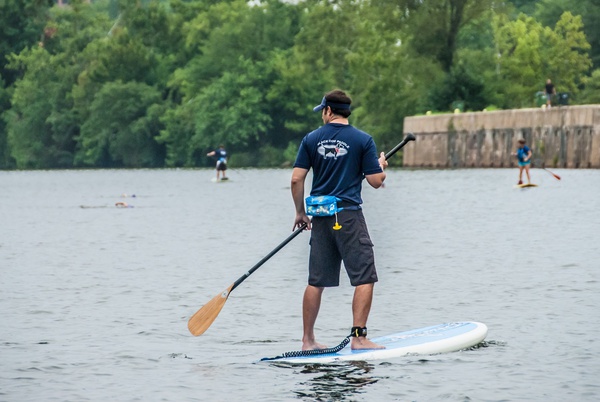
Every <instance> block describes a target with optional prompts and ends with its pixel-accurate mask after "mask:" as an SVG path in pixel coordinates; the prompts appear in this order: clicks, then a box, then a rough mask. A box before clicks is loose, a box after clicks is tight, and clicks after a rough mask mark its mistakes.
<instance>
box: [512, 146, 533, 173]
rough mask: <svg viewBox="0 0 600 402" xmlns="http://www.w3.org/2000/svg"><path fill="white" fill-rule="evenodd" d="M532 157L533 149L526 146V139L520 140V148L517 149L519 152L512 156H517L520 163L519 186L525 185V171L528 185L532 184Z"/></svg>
mask: <svg viewBox="0 0 600 402" xmlns="http://www.w3.org/2000/svg"><path fill="white" fill-rule="evenodd" d="M531 155H532V152H531V149H530V148H529V147H528V146H527V145H525V139H523V138H521V139H520V140H519V148H517V152H514V153H513V154H512V156H516V157H517V159H518V161H519V162H518V163H519V183H517V184H523V170H525V174H526V175H527V183H529V184H531V177H530V176H529V166H530V165H531Z"/></svg>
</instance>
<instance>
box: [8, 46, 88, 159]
mask: <svg viewBox="0 0 600 402" xmlns="http://www.w3.org/2000/svg"><path fill="white" fill-rule="evenodd" d="M11 66H13V67H14V68H15V69H21V70H24V71H25V74H24V76H23V78H22V79H20V80H18V81H17V82H16V83H15V85H14V93H13V96H12V108H11V109H10V111H9V112H7V114H6V115H7V123H8V125H7V130H8V141H7V142H8V145H9V147H10V149H11V155H12V157H13V158H14V160H15V162H16V166H17V167H18V168H49V167H68V166H71V164H72V158H73V152H74V149H75V142H74V139H73V136H74V134H75V131H76V126H75V123H74V122H73V120H74V116H73V115H72V114H71V112H70V105H71V101H70V98H69V96H68V91H69V90H70V86H71V85H72V82H74V80H75V73H76V71H74V70H73V69H72V68H71V67H70V65H69V63H68V62H66V60H65V55H64V54H61V55H56V56H54V55H51V54H49V53H48V52H47V51H46V50H45V49H43V48H33V49H31V50H25V51H23V52H21V54H20V55H18V56H14V58H13V61H12V63H11Z"/></svg>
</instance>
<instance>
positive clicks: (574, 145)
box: [404, 105, 600, 168]
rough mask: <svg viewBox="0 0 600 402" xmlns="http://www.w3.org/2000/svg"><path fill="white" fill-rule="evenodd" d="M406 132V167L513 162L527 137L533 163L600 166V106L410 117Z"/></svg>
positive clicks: (442, 166)
mask: <svg viewBox="0 0 600 402" xmlns="http://www.w3.org/2000/svg"><path fill="white" fill-rule="evenodd" d="M404 132H405V133H409V132H412V133H413V134H414V135H415V136H416V137H417V140H416V141H415V142H413V143H411V144H410V146H407V147H406V148H404V166H407V167H434V168H464V167H514V166H517V159H516V158H515V157H514V156H511V153H513V152H515V151H516V149H517V141H518V140H519V138H525V140H526V141H527V145H528V146H529V147H530V148H531V149H532V150H533V161H532V163H533V166H537V167H560V168H600V105H585V106H563V107H553V108H552V109H541V108H540V109H537V108H536V109H515V110H501V111H494V112H469V113H460V114H443V115H430V116H415V117H407V118H405V119H404Z"/></svg>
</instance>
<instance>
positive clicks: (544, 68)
mask: <svg viewBox="0 0 600 402" xmlns="http://www.w3.org/2000/svg"><path fill="white" fill-rule="evenodd" d="M581 28H582V25H581V18H580V17H574V16H573V15H572V14H571V13H564V14H563V16H562V17H561V19H560V21H559V22H558V23H557V24H556V27H555V29H554V30H552V29H551V28H549V27H543V26H542V25H541V24H540V23H539V22H537V21H536V20H535V19H534V18H533V17H527V16H526V15H524V14H521V15H520V16H519V17H518V18H517V20H515V21H508V19H507V17H506V16H502V15H501V16H498V17H497V18H496V19H495V41H496V46H497V49H498V54H499V56H498V62H497V63H498V64H497V65H498V78H499V81H500V83H501V85H503V89H504V93H505V94H506V97H505V98H504V102H503V106H504V107H523V106H530V105H531V104H532V103H533V94H534V93H535V92H536V91H539V90H541V89H542V88H543V84H544V82H545V79H546V78H547V77H560V78H557V79H556V83H557V84H559V85H560V86H561V87H562V88H565V89H567V90H568V91H570V92H572V93H576V92H577V90H578V86H579V84H580V83H581V82H582V80H583V78H584V77H585V74H586V73H587V71H588V70H589V68H590V66H591V61H590V59H589V56H588V55H587V53H586V50H587V49H589V44H588V43H587V41H586V40H585V36H584V35H583V33H582V31H581Z"/></svg>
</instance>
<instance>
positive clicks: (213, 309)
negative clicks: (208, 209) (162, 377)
mask: <svg viewBox="0 0 600 402" xmlns="http://www.w3.org/2000/svg"><path fill="white" fill-rule="evenodd" d="M414 140H415V136H414V135H413V134H408V135H407V136H406V137H405V138H404V139H403V140H402V142H401V143H400V144H398V145H396V146H395V147H394V148H393V149H392V150H391V151H390V152H388V153H387V154H386V155H385V159H386V160H387V159H388V158H390V157H391V156H392V155H394V154H395V153H396V152H398V151H399V150H400V148H402V147H403V146H405V145H406V144H407V143H408V142H409V141H414ZM304 229H306V223H303V224H302V225H300V227H298V229H296V230H294V232H293V233H292V234H291V235H289V236H288V238H287V239H285V240H284V241H282V242H281V244H279V245H278V246H277V247H275V248H274V249H273V251H271V252H270V253H269V254H267V255H266V256H265V257H264V258H263V259H262V260H260V261H259V262H257V263H256V265H254V266H253V267H252V268H250V269H249V270H248V272H246V273H245V274H244V275H242V276H240V277H239V278H238V280H237V281H235V282H233V283H232V284H231V285H230V286H229V287H228V288H227V289H225V290H224V291H223V292H221V293H220V294H218V295H216V296H215V297H213V298H212V300H211V301H209V302H208V303H206V304H205V305H204V306H202V307H201V308H200V310H198V311H196V313H195V314H194V315H193V316H192V317H190V319H189V321H188V329H189V330H190V332H191V333H192V335H194V336H198V335H202V334H203V333H204V332H206V330H207V329H208V327H210V326H211V324H212V323H213V322H214V321H215V319H216V318H217V316H218V315H219V313H220V312H221V309H222V308H223V306H224V305H225V302H226V301H227V298H228V297H229V295H230V294H231V292H233V290H234V289H235V288H237V287H238V286H239V285H240V284H241V283H242V282H244V281H245V280H246V278H248V277H249V276H250V275H252V273H253V272H254V271H256V270H257V269H258V268H259V267H260V266H261V265H263V264H264V263H265V262H267V260H268V259H269V258H271V257H273V256H274V255H275V254H276V253H277V252H278V251H279V250H281V249H282V248H283V247H285V245H286V244H288V243H289V242H290V241H292V239H294V238H295V237H296V236H298V235H299V234H300V232H302V231H303V230H304Z"/></svg>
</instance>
